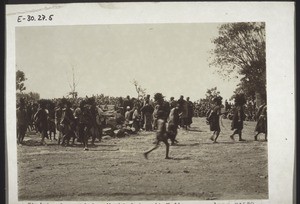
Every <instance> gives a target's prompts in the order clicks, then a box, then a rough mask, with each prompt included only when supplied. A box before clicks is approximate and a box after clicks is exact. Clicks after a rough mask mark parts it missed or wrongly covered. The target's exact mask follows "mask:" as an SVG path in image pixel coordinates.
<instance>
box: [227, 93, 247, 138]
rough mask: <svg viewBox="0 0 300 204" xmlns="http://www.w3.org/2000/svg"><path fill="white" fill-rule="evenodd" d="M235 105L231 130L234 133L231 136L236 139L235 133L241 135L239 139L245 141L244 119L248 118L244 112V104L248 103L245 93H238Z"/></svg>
mask: <svg viewBox="0 0 300 204" xmlns="http://www.w3.org/2000/svg"><path fill="white" fill-rule="evenodd" d="M234 103H235V107H234V109H233V118H232V122H231V130H233V133H232V135H230V138H231V139H232V140H234V135H236V134H238V135H239V141H245V140H244V139H243V138H242V130H243V127H244V120H245V118H246V115H245V112H244V105H245V103H246V99H245V96H244V94H236V96H235V99H234Z"/></svg>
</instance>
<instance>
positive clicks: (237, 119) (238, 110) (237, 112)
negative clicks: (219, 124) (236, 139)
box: [231, 106, 246, 130]
mask: <svg viewBox="0 0 300 204" xmlns="http://www.w3.org/2000/svg"><path fill="white" fill-rule="evenodd" d="M245 118H246V115H245V113H244V108H243V107H242V106H237V107H235V108H234V110H233V118H232V122H231V129H232V130H234V129H237V130H242V129H243V127H244V120H245Z"/></svg>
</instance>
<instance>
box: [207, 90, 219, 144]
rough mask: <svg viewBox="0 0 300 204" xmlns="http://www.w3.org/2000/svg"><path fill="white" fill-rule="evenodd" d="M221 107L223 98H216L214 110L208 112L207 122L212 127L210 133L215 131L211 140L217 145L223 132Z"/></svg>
mask: <svg viewBox="0 0 300 204" xmlns="http://www.w3.org/2000/svg"><path fill="white" fill-rule="evenodd" d="M221 105H222V97H221V96H217V97H215V98H214V99H213V105H212V108H211V109H210V111H209V112H208V117H207V121H208V123H209V126H210V131H213V135H212V136H211V137H210V139H211V140H212V141H213V142H214V143H217V139H218V137H219V135H220V132H221V128H220V115H221ZM214 136H215V137H214Z"/></svg>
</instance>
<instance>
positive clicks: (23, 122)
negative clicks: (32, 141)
mask: <svg viewBox="0 0 300 204" xmlns="http://www.w3.org/2000/svg"><path fill="white" fill-rule="evenodd" d="M27 121H28V116H27V111H26V105H25V99H24V98H21V99H20V102H19V108H18V109H17V143H18V144H19V145H22V144H23V140H24V137H25V135H26V130H27V126H28V123H27Z"/></svg>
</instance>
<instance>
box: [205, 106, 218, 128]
mask: <svg viewBox="0 0 300 204" xmlns="http://www.w3.org/2000/svg"><path fill="white" fill-rule="evenodd" d="M220 112H221V108H220V106H214V107H213V108H212V110H211V112H210V115H209V116H208V121H209V126H210V130H211V131H221V128H220V121H219V119H220Z"/></svg>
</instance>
